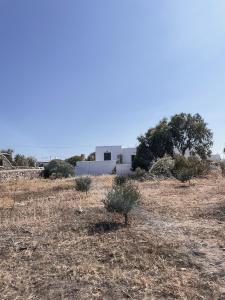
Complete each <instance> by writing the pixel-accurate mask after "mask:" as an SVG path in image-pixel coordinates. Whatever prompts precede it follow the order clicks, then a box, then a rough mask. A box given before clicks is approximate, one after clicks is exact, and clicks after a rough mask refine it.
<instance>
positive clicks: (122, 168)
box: [116, 164, 134, 176]
mask: <svg viewBox="0 0 225 300" xmlns="http://www.w3.org/2000/svg"><path fill="white" fill-rule="evenodd" d="M133 173H134V172H133V171H132V170H131V164H117V165H116V175H119V176H124V175H131V174H133Z"/></svg>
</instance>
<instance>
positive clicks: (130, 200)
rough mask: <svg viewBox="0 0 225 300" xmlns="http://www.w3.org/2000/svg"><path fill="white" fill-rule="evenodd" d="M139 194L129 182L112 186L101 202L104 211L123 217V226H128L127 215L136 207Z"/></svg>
mask: <svg viewBox="0 0 225 300" xmlns="http://www.w3.org/2000/svg"><path fill="white" fill-rule="evenodd" d="M140 197H141V194H140V192H139V190H138V188H137V187H136V186H134V185H132V184H131V183H130V182H128V183H126V184H123V185H114V186H113V187H112V189H111V191H109V192H108V194H107V195H106V198H105V199H104V200H103V203H104V206H105V208H106V210H108V211H109V212H117V213H119V214H122V215H123V216H124V223H125V226H127V225H128V214H129V212H130V211H131V210H132V209H133V208H134V206H135V205H137V203H138V201H139V199H140Z"/></svg>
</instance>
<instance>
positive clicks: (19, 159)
mask: <svg viewBox="0 0 225 300" xmlns="http://www.w3.org/2000/svg"><path fill="white" fill-rule="evenodd" d="M14 163H15V165H16V166H20V167H28V161H27V158H26V157H25V155H22V154H16V156H15V158H14Z"/></svg>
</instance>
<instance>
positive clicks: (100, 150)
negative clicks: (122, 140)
mask: <svg viewBox="0 0 225 300" xmlns="http://www.w3.org/2000/svg"><path fill="white" fill-rule="evenodd" d="M95 152H96V158H95V159H96V161H104V153H105V152H111V160H117V158H118V155H120V154H122V148H121V146H97V147H96V150H95Z"/></svg>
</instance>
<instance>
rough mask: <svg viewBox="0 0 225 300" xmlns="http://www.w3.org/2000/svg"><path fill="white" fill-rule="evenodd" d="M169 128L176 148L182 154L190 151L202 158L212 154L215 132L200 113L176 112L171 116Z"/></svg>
mask: <svg viewBox="0 0 225 300" xmlns="http://www.w3.org/2000/svg"><path fill="white" fill-rule="evenodd" d="M169 128H170V132H171V136H172V141H173V145H174V148H176V149H177V150H178V151H179V153H180V154H181V155H185V153H187V152H188V153H190V154H191V155H198V156H199V157H200V158H202V159H206V158H207V157H208V156H210V155H211V147H212V145H213V134H212V131H211V130H210V129H209V128H208V127H207V123H205V121H204V119H203V118H202V117H201V116H200V115H199V114H195V115H191V114H185V113H181V114H176V115H174V116H173V117H172V118H171V120H170V122H169Z"/></svg>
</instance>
